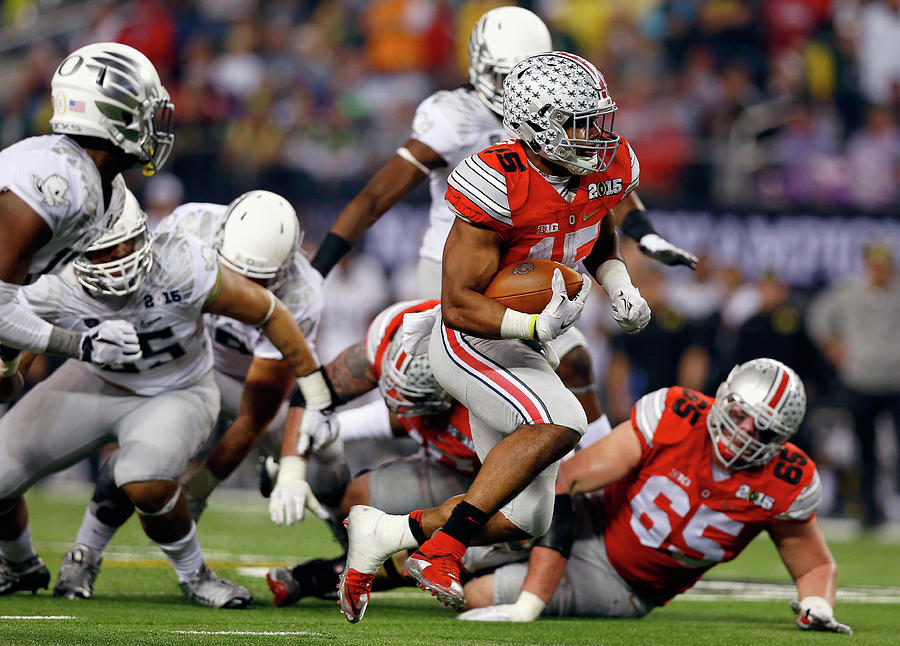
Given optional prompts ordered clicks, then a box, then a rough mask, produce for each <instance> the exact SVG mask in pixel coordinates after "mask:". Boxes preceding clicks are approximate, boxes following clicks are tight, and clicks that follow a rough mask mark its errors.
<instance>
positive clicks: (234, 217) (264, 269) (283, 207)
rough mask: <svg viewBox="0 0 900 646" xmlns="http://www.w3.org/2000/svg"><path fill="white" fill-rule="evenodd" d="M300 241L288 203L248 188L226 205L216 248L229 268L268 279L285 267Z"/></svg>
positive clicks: (253, 276)
mask: <svg viewBox="0 0 900 646" xmlns="http://www.w3.org/2000/svg"><path fill="white" fill-rule="evenodd" d="M302 240H303V232H302V231H300V223H299V222H298V221H297V213H296V212H295V211H294V207H293V206H291V204H290V202H288V201H287V200H286V199H284V198H283V197H281V196H280V195H277V194H275V193H270V192H269V191H250V192H248V193H244V194H243V195H241V196H240V197H239V198H237V199H236V200H234V201H233V202H232V203H231V204H229V205H228V210H227V211H226V212H225V220H224V222H223V223H222V229H221V230H220V232H219V239H218V241H217V244H216V248H217V250H218V252H219V258H220V259H221V261H222V264H224V265H225V266H226V267H228V268H229V269H233V270H234V271H236V272H238V273H239V274H243V275H244V276H247V277H248V278H259V279H263V280H272V279H274V278H276V277H277V276H278V274H279V273H280V272H281V271H282V270H283V269H284V268H286V267H287V266H288V264H289V263H290V260H291V258H292V257H293V255H294V251H295V250H296V249H297V247H298V246H299V245H300V243H301V242H302Z"/></svg>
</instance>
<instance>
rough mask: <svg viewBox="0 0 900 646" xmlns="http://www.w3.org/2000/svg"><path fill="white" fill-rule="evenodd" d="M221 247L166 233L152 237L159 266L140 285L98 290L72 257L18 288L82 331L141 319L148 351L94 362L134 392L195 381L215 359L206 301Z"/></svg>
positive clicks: (24, 297)
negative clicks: (80, 275) (115, 292)
mask: <svg viewBox="0 0 900 646" xmlns="http://www.w3.org/2000/svg"><path fill="white" fill-rule="evenodd" d="M218 280H219V264H218V258H217V257H216V252H215V251H214V250H213V249H212V247H210V246H208V245H206V244H204V243H203V241H201V240H200V239H198V238H195V237H193V236H182V235H177V234H174V233H165V234H160V235H157V236H155V237H154V239H153V267H152V268H151V270H150V273H149V274H148V275H147V277H146V278H145V279H144V282H143V283H141V286H140V287H139V288H138V289H137V290H136V291H135V292H133V293H131V294H128V295H126V296H119V297H115V296H114V297H102V299H101V298H99V297H96V296H92V295H91V294H90V293H89V292H88V291H87V290H86V289H85V288H84V287H82V285H81V283H79V282H78V279H77V278H76V277H75V273H74V271H73V270H72V266H71V265H68V266H67V267H66V268H65V270H64V271H63V272H62V273H60V274H59V275H56V276H42V277H41V278H40V279H39V280H38V281H37V282H35V283H34V284H32V285H29V286H28V287H25V288H23V289H21V290H19V300H20V301H21V302H22V304H23V305H25V306H26V307H28V308H29V309H31V310H33V311H34V312H35V314H37V315H38V316H40V317H41V318H42V319H45V320H47V321H49V322H50V323H53V324H55V325H59V326H61V327H64V328H68V329H70V330H75V331H77V332H83V331H85V330H87V329H89V328H91V327H94V326H96V325H98V324H99V323H100V322H101V321H107V320H113V319H124V320H126V321H129V322H131V323H132V324H134V326H135V328H136V329H137V333H138V338H139V339H140V343H141V350H142V351H143V357H142V358H141V359H140V360H139V361H137V362H135V363H134V364H129V365H125V366H122V367H119V368H101V367H99V366H95V365H92V364H91V365H90V366H89V367H90V369H91V370H92V371H93V372H94V373H95V374H97V375H99V376H100V377H102V378H103V379H104V380H106V381H108V382H110V383H113V384H115V385H117V386H121V387H122V388H125V389H127V390H129V391H131V392H133V393H135V394H138V395H145V396H153V395H158V394H159V393H162V392H165V391H169V390H177V389H180V388H186V387H188V386H191V385H193V384H195V383H197V381H198V380H199V379H200V378H201V377H203V375H205V374H206V373H207V372H209V370H210V369H211V368H212V365H213V357H212V347H211V344H210V340H209V335H208V333H207V332H206V329H205V327H204V325H203V311H202V310H203V306H204V304H205V302H206V299H207V298H208V297H209V296H210V295H211V293H212V292H213V289H215V288H216V285H217V281H218Z"/></svg>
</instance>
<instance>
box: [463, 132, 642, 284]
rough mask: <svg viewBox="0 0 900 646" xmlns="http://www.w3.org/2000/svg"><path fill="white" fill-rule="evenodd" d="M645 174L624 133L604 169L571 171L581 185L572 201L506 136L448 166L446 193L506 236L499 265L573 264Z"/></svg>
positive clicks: (469, 215) (468, 215)
mask: <svg viewBox="0 0 900 646" xmlns="http://www.w3.org/2000/svg"><path fill="white" fill-rule="evenodd" d="M639 176H640V166H639V164H638V161H637V157H636V156H635V154H634V151H632V149H631V146H629V145H628V142H627V141H625V139H624V138H623V139H622V140H621V142H620V143H619V149H618V150H617V151H616V155H615V157H613V160H612V162H611V163H610V165H609V167H608V168H607V169H606V170H605V171H603V172H599V173H590V174H588V175H581V176H577V175H575V176H572V178H571V180H570V181H571V182H572V188H575V189H576V192H575V196H574V198H573V199H572V201H571V202H569V201H567V200H566V199H565V198H564V197H562V196H561V195H560V194H559V193H558V192H557V190H556V188H554V186H553V185H552V184H551V183H550V182H549V181H548V180H547V179H546V177H545V176H544V175H542V174H541V173H540V172H539V171H538V170H537V169H536V168H535V167H534V166H532V165H531V163H529V161H528V158H527V156H526V154H525V145H524V144H523V143H522V142H521V141H519V140H518V139H508V140H506V141H501V142H500V143H498V144H496V145H494V146H491V147H489V148H485V149H484V150H482V151H481V152H480V153H478V154H476V155H472V156H471V157H467V158H466V159H464V160H463V161H462V162H461V163H460V164H459V166H457V167H456V168H455V169H454V170H453V172H452V173H450V177H449V178H448V180H447V182H448V188H447V194H446V199H447V203H448V204H449V206H450V209H451V211H453V212H454V213H455V214H456V215H457V216H458V217H461V218H463V219H464V220H467V221H468V222H471V223H473V224H476V225H478V226H482V227H487V228H489V229H491V230H493V231H494V232H495V233H496V234H497V235H498V236H499V237H500V240H501V246H502V248H501V256H500V266H501V267H506V266H507V265H511V264H513V263H517V262H521V261H522V260H525V259H527V258H544V259H547V260H555V261H556V262H561V263H563V264H564V265H568V266H569V267H574V266H575V265H576V264H577V263H578V262H579V261H581V260H582V259H583V258H584V257H585V256H587V255H588V254H589V253H590V251H591V249H592V248H593V246H594V242H595V241H596V240H597V236H598V234H599V231H600V223H601V221H602V220H603V218H604V217H605V216H606V214H607V213H609V210H610V209H612V208H613V207H614V206H616V205H617V204H618V203H619V202H621V201H622V200H623V199H624V198H625V197H626V196H627V195H628V194H629V193H630V192H631V191H633V190H634V189H635V187H637V185H638V179H639Z"/></svg>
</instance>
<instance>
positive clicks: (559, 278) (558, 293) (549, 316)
mask: <svg viewBox="0 0 900 646" xmlns="http://www.w3.org/2000/svg"><path fill="white" fill-rule="evenodd" d="M591 282H592V281H591V279H590V277H589V276H587V275H586V274H581V289H580V290H579V291H578V293H577V294H576V295H575V298H573V299H571V300H569V296H568V294H567V293H566V283H565V281H564V280H563V275H562V272H561V271H560V270H559V269H554V270H553V279H552V280H551V282H550V286H551V287H552V288H553V296H552V297H551V298H550V302H549V303H547V306H546V307H545V308H544V309H543V311H542V312H541V313H540V314H538V315H537V318H536V319H535V321H534V336H535V338H536V339H537V340H538V341H551V340H553V339H555V338H556V337H558V336H559V335H560V334H562V333H563V332H565V331H566V330H567V329H569V327H570V326H571V325H572V324H573V323H574V322H575V321H577V320H578V317H579V316H581V311H582V310H583V309H584V302H585V301H586V300H587V297H588V294H589V293H590V291H591Z"/></svg>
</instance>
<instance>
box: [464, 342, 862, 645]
mask: <svg viewBox="0 0 900 646" xmlns="http://www.w3.org/2000/svg"><path fill="white" fill-rule="evenodd" d="M805 410H806V395H805V393H804V390H803V384H802V383H801V381H800V379H799V377H798V376H797V374H796V373H795V372H794V371H793V370H791V369H790V368H788V367H787V366H785V365H784V364H782V363H780V362H778V361H775V360H773V359H754V360H752V361H748V362H747V363H744V364H742V365H739V366H736V367H735V368H734V369H733V370H732V372H731V374H730V375H729V376H728V378H727V379H726V380H725V382H724V383H722V384H721V385H720V386H719V389H718V391H717V393H716V397H715V399H713V398H711V397H707V396H705V395H703V394H701V393H698V392H695V391H692V390H688V389H686V388H677V387H673V388H664V389H662V390H657V391H656V392H653V393H650V394H648V395H645V396H644V397H642V398H641V399H640V400H639V401H638V402H637V404H635V406H634V409H633V410H632V415H631V420H630V421H627V422H623V423H622V424H620V425H619V426H617V427H616V428H615V429H614V430H613V432H612V433H611V434H610V435H608V436H607V437H605V438H603V439H601V440H600V441H599V442H597V443H596V444H594V445H592V446H590V447H589V448H587V449H586V450H584V451H581V452H579V453H577V454H576V455H575V457H573V458H572V459H571V460H569V461H568V462H565V463H564V464H563V465H562V467H561V468H560V471H559V479H558V480H557V493H558V495H557V499H556V509H555V510H554V523H553V527H552V529H551V531H550V532H549V533H548V534H547V536H545V537H544V538H542V539H540V540H539V541H538V544H537V545H536V546H535V547H534V548H533V549H532V553H531V558H530V562H529V563H528V565H525V564H524V563H517V564H511V565H506V566H503V567H501V568H499V569H497V570H496V571H495V572H494V573H493V574H489V575H487V576H482V577H477V578H475V579H473V580H471V581H469V582H468V583H467V584H466V599H467V603H468V605H469V607H474V608H477V609H475V610H470V611H468V612H466V613H463V614H462V615H460V617H459V618H460V619H467V620H475V621H531V620H533V619H535V618H537V617H538V616H539V615H540V614H541V612H542V611H543V612H545V613H546V614H549V615H553V616H560V615H571V616H602V617H641V616H643V615H645V614H646V613H648V612H649V611H650V610H652V609H653V608H654V607H656V606H659V605H663V604H665V603H667V602H668V601H669V600H670V599H671V598H672V597H674V596H675V595H677V594H679V593H681V592H684V591H685V590H687V589H688V588H690V587H691V586H692V585H693V584H694V583H695V582H696V581H697V580H698V579H699V578H700V577H701V576H703V574H704V573H705V572H706V571H707V570H708V569H709V568H711V567H713V566H714V565H715V564H717V563H721V562H723V561H730V560H731V559H733V558H735V557H736V556H737V555H738V554H740V552H741V551H742V550H743V549H744V548H745V547H746V546H747V544H748V543H749V542H750V541H751V540H752V539H753V538H754V537H755V536H756V535H757V534H758V533H759V532H761V531H763V530H765V531H767V532H768V533H769V536H770V537H771V538H772V540H773V542H774V543H775V546H776V548H777V549H778V553H779V555H780V556H781V559H782V560H783V561H784V564H785V565H786V566H787V569H788V571H789V572H790V575H791V577H792V578H793V580H794V582H795V584H796V586H797V593H798V595H799V599H800V601H799V602H793V603H792V608H793V609H794V611H795V612H796V613H797V615H798V616H797V625H798V626H799V627H800V628H803V629H817V630H830V631H834V632H844V633H849V632H850V629H849V628H848V627H847V626H845V625H843V624H840V623H838V622H837V621H836V620H835V619H834V614H833V606H834V599H835V586H836V575H837V566H836V565H835V563H834V560H833V559H832V556H831V553H830V552H829V550H828V546H827V545H826V544H825V540H824V538H823V536H822V531H821V529H820V527H819V523H818V521H817V519H816V516H815V513H816V509H817V507H818V505H819V501H820V499H821V484H820V482H819V476H818V473H817V472H816V467H815V465H814V464H813V462H812V460H810V459H809V457H808V456H807V455H806V454H804V453H803V452H802V451H801V450H800V449H798V448H797V447H796V446H794V445H793V444H791V443H790V442H788V439H789V438H790V437H791V436H792V435H793V434H794V433H795V432H796V431H797V427H798V426H799V424H800V421H801V420H802V419H803V415H804V412H805ZM601 489H602V494H601V491H600V490H601ZM580 494H583V495H584V496H583V497H579V498H577V499H575V502H576V504H575V505H574V507H573V505H572V499H571V497H575V496H576V495H580ZM474 552H475V550H473V553H471V554H468V555H467V557H466V559H467V562H469V559H470V558H473V559H475V560H477V555H476V554H475V553H474ZM470 564H471V563H470ZM520 591H521V592H520ZM493 604H499V605H493Z"/></svg>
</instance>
